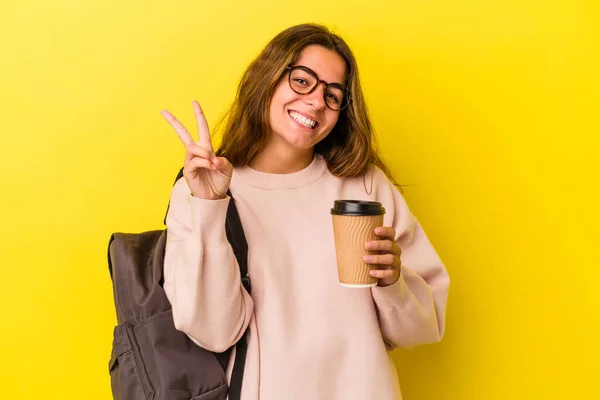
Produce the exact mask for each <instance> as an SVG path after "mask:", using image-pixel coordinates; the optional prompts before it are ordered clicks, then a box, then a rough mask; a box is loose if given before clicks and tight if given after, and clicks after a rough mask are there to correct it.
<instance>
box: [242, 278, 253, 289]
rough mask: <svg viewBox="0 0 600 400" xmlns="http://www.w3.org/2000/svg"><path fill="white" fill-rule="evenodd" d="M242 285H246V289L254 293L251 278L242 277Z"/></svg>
mask: <svg viewBox="0 0 600 400" xmlns="http://www.w3.org/2000/svg"><path fill="white" fill-rule="evenodd" d="M242 285H244V289H246V291H247V292H248V293H250V292H251V291H252V285H251V283H250V277H249V276H242Z"/></svg>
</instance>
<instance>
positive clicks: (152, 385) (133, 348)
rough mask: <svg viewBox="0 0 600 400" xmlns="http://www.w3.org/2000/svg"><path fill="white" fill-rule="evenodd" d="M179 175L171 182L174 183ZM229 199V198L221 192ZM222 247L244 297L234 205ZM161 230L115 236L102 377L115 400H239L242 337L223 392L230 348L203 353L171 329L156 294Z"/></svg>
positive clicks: (243, 251) (242, 243)
mask: <svg viewBox="0 0 600 400" xmlns="http://www.w3.org/2000/svg"><path fill="white" fill-rule="evenodd" d="M181 176H182V171H180V172H179V175H178V176H177V179H176V180H175V181H177V180H178V179H179V178H180V177H181ZM228 194H229V195H230V196H231V193H230V192H228ZM225 228H226V232H227V239H228V240H229V242H230V243H231V246H232V248H233V251H234V253H235V257H236V259H237V261H238V264H239V266H240V273H241V276H242V283H243V284H244V287H245V288H246V290H247V291H248V293H250V279H249V278H248V265H247V256H248V245H247V243H246V239H245V237H244V231H243V229H242V224H241V222H240V218H239V215H238V213H237V209H236V207H235V202H234V200H233V198H232V199H231V201H230V203H229V208H228V210H227V220H226V227H225ZM167 234H168V233H167V231H166V230H158V231H149V232H143V233H136V234H134V233H114V234H113V235H112V236H111V238H110V242H109V246H108V264H109V271H110V275H111V278H112V283H113V295H114V302H115V308H116V312H117V323H118V325H117V326H116V327H115V329H114V336H113V345H112V355H111V358H110V362H109V366H108V368H109V372H110V379H111V388H112V395H113V399H115V400H226V399H227V396H228V395H229V399H230V400H239V399H240V393H241V387H242V378H243V374H244V364H245V359H246V350H247V335H248V332H246V333H245V334H244V336H243V337H242V339H240V341H239V342H238V343H237V344H236V357H235V363H234V367H233V375H232V378H231V387H228V385H227V378H226V375H225V369H226V366H227V362H228V360H229V357H230V354H231V348H230V349H228V350H226V351H225V352H224V353H213V352H210V351H208V350H205V349H203V348H201V347H199V346H198V345H196V344H195V343H194V342H192V341H191V339H190V338H189V337H188V336H187V335H186V334H184V333H183V332H180V331H178V330H176V329H175V325H174V323H173V314H172V311H171V305H170V303H169V301H168V299H167V296H166V294H165V292H164V290H163V288H162V284H163V261H164V253H165V243H166V238H167Z"/></svg>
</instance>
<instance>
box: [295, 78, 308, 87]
mask: <svg viewBox="0 0 600 400" xmlns="http://www.w3.org/2000/svg"><path fill="white" fill-rule="evenodd" d="M294 82H297V83H299V84H301V85H304V86H308V82H307V81H306V80H305V79H302V78H294Z"/></svg>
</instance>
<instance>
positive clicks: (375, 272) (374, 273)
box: [369, 271, 377, 278]
mask: <svg viewBox="0 0 600 400" xmlns="http://www.w3.org/2000/svg"><path fill="white" fill-rule="evenodd" d="M369 275H371V276H374V277H375V278H377V271H369Z"/></svg>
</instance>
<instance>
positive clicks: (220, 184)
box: [161, 100, 233, 200]
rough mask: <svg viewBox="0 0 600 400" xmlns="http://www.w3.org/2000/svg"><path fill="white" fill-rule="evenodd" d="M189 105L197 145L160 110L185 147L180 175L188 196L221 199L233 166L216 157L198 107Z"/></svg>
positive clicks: (177, 122)
mask: <svg viewBox="0 0 600 400" xmlns="http://www.w3.org/2000/svg"><path fill="white" fill-rule="evenodd" d="M193 106H194V114H195V116H196V123H197V125H198V138H199V141H198V142H195V141H194V139H193V138H192V135H190V133H189V132H188V130H187V129H186V128H185V126H183V124H182V123H181V122H179V121H178V120H177V118H175V117H174V116H173V115H172V114H171V113H170V112H168V111H166V110H164V111H161V114H162V116H163V117H165V119H166V120H167V122H168V123H169V124H170V125H171V126H172V127H173V129H175V132H176V133H177V136H179V139H181V142H182V143H183V145H184V146H185V161H184V164H183V176H184V177H185V180H186V182H187V184H188V186H189V188H190V191H191V192H192V196H194V197H198V198H200V199H210V200H216V199H223V198H225V196H226V193H227V189H229V183H230V182H231V175H232V174H233V166H232V165H231V163H230V162H229V161H227V159H226V158H224V157H216V155H215V151H214V149H213V145H212V141H211V139H210V131H209V129H208V123H207V122H206V118H205V117H204V113H203V112H202V108H201V107H200V104H198V102H197V101H195V100H194V102H193Z"/></svg>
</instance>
